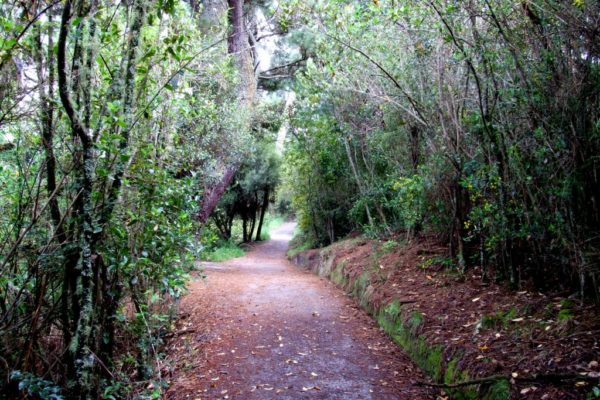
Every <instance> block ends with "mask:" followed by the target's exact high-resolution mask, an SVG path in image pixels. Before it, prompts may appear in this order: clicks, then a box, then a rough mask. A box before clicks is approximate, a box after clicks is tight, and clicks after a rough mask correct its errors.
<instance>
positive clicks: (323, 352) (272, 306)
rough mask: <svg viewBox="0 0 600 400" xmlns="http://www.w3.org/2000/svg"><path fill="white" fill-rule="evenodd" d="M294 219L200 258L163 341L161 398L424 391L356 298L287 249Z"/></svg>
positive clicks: (409, 395)
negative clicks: (239, 247) (165, 382)
mask: <svg viewBox="0 0 600 400" xmlns="http://www.w3.org/2000/svg"><path fill="white" fill-rule="evenodd" d="M293 229H294V224H292V223H286V224H284V225H282V226H281V227H280V228H279V229H278V230H276V231H274V232H272V233H271V237H272V239H271V240H269V241H267V242H263V243H260V244H257V245H256V246H254V247H253V248H252V249H251V250H250V251H249V252H248V253H247V255H246V256H244V257H241V258H237V259H234V260H231V261H228V262H225V263H220V264H205V265H204V267H205V273H206V275H207V276H208V277H207V279H205V280H201V279H198V280H195V281H194V282H192V283H191V284H190V291H189V294H188V295H187V296H186V297H185V298H184V299H183V300H182V304H181V307H180V314H181V318H180V320H179V321H178V325H177V329H176V331H175V334H174V337H173V339H172V340H171V342H170V343H169V345H168V349H167V351H168V353H169V357H168V360H167V362H168V365H170V372H169V374H170V377H167V379H169V381H170V388H169V390H168V392H167V396H166V397H167V398H168V399H178V400H179V399H303V398H310V399H407V400H408V399H431V398H435V395H434V393H432V392H431V391H430V390H429V389H427V388H422V387H417V386H415V385H414V383H415V382H416V381H417V380H423V379H424V377H423V376H422V374H421V372H420V371H419V369H418V368H417V367H416V366H415V365H414V364H413V363H412V362H411V361H410V359H409V358H408V356H406V355H405V354H404V353H402V351H401V350H400V349H399V348H398V347H397V346H396V345H395V344H394V343H393V342H391V341H390V339H388V338H387V337H386V336H385V335H384V334H383V333H382V332H381V331H380V330H379V329H378V328H377V326H376V324H375V323H374V322H373V320H372V319H371V318H370V317H369V316H368V315H367V314H366V313H364V312H363V311H362V310H360V309H359V308H358V305H357V304H355V302H354V301H353V300H351V299H349V298H347V297H346V296H345V294H344V293H343V292H342V291H341V290H339V289H337V288H335V287H334V286H333V285H332V284H331V283H329V282H328V281H326V280H324V279H322V278H319V277H317V276H315V275H313V274H311V273H310V272H307V271H304V270H302V269H300V268H299V267H295V266H293V265H291V264H290V263H289V262H288V261H287V260H286V259H285V252H286V249H287V244H288V241H289V240H290V238H291V235H292V231H293Z"/></svg>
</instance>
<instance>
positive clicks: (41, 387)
mask: <svg viewBox="0 0 600 400" xmlns="http://www.w3.org/2000/svg"><path fill="white" fill-rule="evenodd" d="M10 379H11V380H13V381H17V382H19V384H18V386H19V390H21V391H23V392H25V391H26V392H27V394H28V395H29V396H35V397H37V398H40V399H43V400H63V399H64V397H63V396H62V395H61V394H60V387H58V386H56V385H55V384H54V382H50V381H47V380H44V379H42V378H40V377H39V376H37V375H34V374H32V373H30V372H21V371H13V372H12V373H11V374H10Z"/></svg>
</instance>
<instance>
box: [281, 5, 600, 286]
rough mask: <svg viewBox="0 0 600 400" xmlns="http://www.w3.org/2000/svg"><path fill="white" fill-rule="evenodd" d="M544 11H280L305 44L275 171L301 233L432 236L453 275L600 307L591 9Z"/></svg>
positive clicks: (596, 76) (597, 74)
mask: <svg viewBox="0 0 600 400" xmlns="http://www.w3.org/2000/svg"><path fill="white" fill-rule="evenodd" d="M553 4H554V3H552V2H545V1H542V2H541V3H540V4H538V6H537V7H536V9H535V10H533V8H531V7H527V6H524V8H522V9H518V10H517V8H515V6H514V4H513V3H511V2H509V1H499V2H494V3H491V2H485V1H475V2H468V3H466V2H461V3H456V2H452V1H447V0H441V1H433V2H417V1H409V2H406V3H402V4H398V3H394V2H383V1H382V2H366V3H360V2H343V3H340V2H328V3H323V2H321V3H315V4H312V5H311V7H304V8H303V7H301V4H300V2H298V1H297V0H288V1H285V2H283V3H282V7H284V9H285V10H290V9H295V8H297V9H299V10H302V12H299V13H298V15H296V16H295V18H291V14H287V13H283V14H284V17H283V20H284V21H285V25H286V29H289V30H290V31H293V30H294V29H293V28H292V27H295V28H296V29H297V30H298V32H301V34H300V36H302V37H305V38H308V37H310V45H307V46H306V48H305V49H304V50H305V51H306V55H307V58H308V59H307V61H306V66H305V68H304V69H303V70H302V73H301V74H298V76H297V79H296V86H295V91H296V94H297V101H296V103H295V110H294V115H293V118H292V131H293V132H292V133H293V139H292V140H291V143H290V146H289V147H288V148H287V154H286V159H285V162H286V166H285V168H286V187H287V188H289V192H290V193H292V204H293V206H294V208H295V209H296V210H297V212H298V220H299V224H300V227H301V229H303V230H304V231H305V232H311V234H312V235H313V236H315V237H316V239H317V242H318V244H319V245H323V244H327V243H329V242H332V241H334V240H335V239H336V238H338V237H340V236H343V235H344V234H345V233H347V232H349V231H351V230H360V231H362V232H363V233H366V234H368V235H370V236H381V235H382V234H383V235H387V234H389V233H390V231H400V230H404V231H406V233H407V239H409V240H410V238H411V237H413V236H415V235H419V234H420V233H421V232H427V233H435V234H437V235H438V237H441V238H443V239H444V240H446V241H447V243H448V246H449V247H450V249H451V252H452V257H453V258H454V260H455V263H456V264H457V265H458V266H459V269H460V270H461V271H464V270H466V269H467V268H468V267H470V266H479V267H481V268H482V271H483V272H484V273H483V275H484V277H485V278H489V276H487V272H488V271H493V272H494V274H495V277H494V278H497V279H500V280H508V281H510V283H511V284H512V285H513V286H514V287H518V286H519V285H520V284H521V280H522V279H526V280H532V281H533V283H534V284H535V285H536V286H538V287H539V288H541V289H546V288H552V287H556V285H563V286H565V287H569V288H576V289H578V290H579V292H580V294H582V295H584V294H586V293H587V294H592V295H594V294H595V296H596V297H597V296H598V287H597V284H596V283H594V282H598V279H597V276H598V274H600V269H599V268H598V265H600V263H599V260H598V257H597V255H598V251H597V250H598V248H599V247H600V243H599V242H598V238H599V237H600V236H599V235H598V226H600V213H599V212H598V207H595V206H593V204H595V203H594V202H595V200H594V199H595V198H597V197H598V196H600V194H599V193H598V188H599V187H600V184H599V182H598V176H600V173H599V171H598V164H597V163H596V162H595V161H594V160H595V159H596V154H598V151H599V149H600V135H599V134H598V121H599V120H600V117H599V114H598V110H599V108H598V96H597V95H596V93H597V88H598V87H599V84H600V68H599V67H598V63H597V62H596V61H595V60H597V57H598V54H597V53H598V49H597V46H596V45H595V42H596V38H595V37H593V35H587V34H586V35H577V34H575V33H574V32H575V30H576V28H574V27H579V29H581V31H582V32H583V31H588V30H589V29H592V28H591V26H592V25H593V23H592V22H591V21H592V20H593V18H592V17H591V16H595V15H597V14H598V12H599V11H600V9H599V6H598V4H592V2H584V1H581V2H567V3H564V4H562V5H561V7H559V8H556V7H554V6H553ZM544 5H546V6H547V7H545V6H544ZM473 15H478V16H479V17H478V19H477V21H476V22H475V20H474V19H473ZM590 18H591V19H590ZM399 25H401V26H405V27H410V29H408V30H407V31H402V30H401V31H398V29H397V26H399ZM574 29H575V30H574ZM408 32H410V33H408ZM532 32H540V35H536V34H533V33H532ZM298 43H302V41H299V42H298ZM540 43H545V45H544V46H543V47H544V49H543V50H540V46H541V45H540ZM575 43H576V45H574V44H575ZM570 48H577V49H578V50H576V51H575V53H573V52H571V51H569V50H568V49H570ZM572 63H574V65H576V67H573V68H567V67H566V66H567V65H571V64H572ZM557 93H561V95H558V96H557ZM563 93H564V95H562V94H563ZM566 93H569V94H568V95H566ZM573 160H578V161H576V162H575V161H573ZM332 188H335V190H333V189H332ZM566 265H568V266H569V267H568V268H563V266H566Z"/></svg>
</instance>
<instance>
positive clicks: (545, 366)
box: [293, 236, 600, 400]
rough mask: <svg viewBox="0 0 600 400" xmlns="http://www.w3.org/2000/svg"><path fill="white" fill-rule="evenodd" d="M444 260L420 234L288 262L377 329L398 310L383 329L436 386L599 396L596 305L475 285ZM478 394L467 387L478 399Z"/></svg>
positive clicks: (557, 399) (548, 397) (348, 243)
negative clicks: (333, 287) (350, 300)
mask: <svg viewBox="0 0 600 400" xmlns="http://www.w3.org/2000/svg"><path fill="white" fill-rule="evenodd" d="M447 253H448V249H447V248H445V247H444V246H440V244H439V242H438V241H436V240H435V238H428V237H426V236H423V237H421V238H419V239H418V240H413V241H409V242H407V241H406V240H405V239H403V238H402V237H398V238H396V240H390V241H388V242H385V241H381V240H375V239H368V238H365V237H361V236H358V237H354V238H348V239H345V240H341V241H339V242H336V243H334V244H333V245H331V246H329V247H326V248H324V249H314V250H306V251H302V252H300V253H297V254H296V255H294V256H293V260H294V262H295V263H296V264H298V265H302V266H304V267H305V268H307V269H308V270H312V271H313V272H316V273H318V274H319V275H321V276H326V277H329V278H330V279H332V280H333V281H335V282H336V283H337V284H338V286H339V287H340V288H342V289H343V290H345V291H346V292H349V293H353V295H354V296H355V297H356V299H357V301H359V302H360V303H361V304H363V305H364V306H365V307H366V308H367V309H369V310H370V311H371V312H373V314H375V316H377V318H378V320H380V321H381V320H382V318H381V316H382V311H383V315H385V318H384V320H386V318H388V320H387V321H389V318H390V315H391V314H395V313H396V312H397V311H399V315H398V314H395V315H398V316H395V317H393V321H392V322H391V323H392V325H390V327H389V329H388V330H389V331H390V333H391V334H396V333H397V334H398V336H397V337H396V339H397V340H399V342H400V343H403V346H406V347H407V348H408V349H409V351H411V355H412V356H413V359H415V360H417V361H418V362H420V365H421V367H423V368H424V369H427V370H428V371H429V375H430V376H436V378H435V379H436V380H438V381H440V380H444V381H446V383H454V382H457V381H458V382H460V381H463V380H464V379H466V380H468V381H473V380H476V379H485V378H487V379H493V381H491V382H496V383H498V384H500V383H501V382H502V381H504V384H505V386H506V385H507V384H509V387H508V389H509V391H510V394H509V396H510V398H518V399H531V400H533V399H542V400H567V399H569V400H571V399H573V400H575V399H592V398H600V366H599V362H600V342H599V338H600V311H599V309H598V307H597V306H594V305H593V304H590V303H589V302H585V301H581V299H579V297H578V296H577V295H576V294H569V293H565V292H563V293H560V292H554V293H552V292H546V293H540V292H538V291H537V290H535V289H533V288H532V287H527V285H526V284H524V286H523V287H522V288H521V290H520V291H514V290H511V289H509V288H508V287H506V285H500V284H496V283H493V282H488V283H484V282H483V281H482V277H481V275H480V274H481V271H480V269H479V268H476V267H475V268H471V269H470V270H469V271H468V273H465V274H460V273H458V271H457V269H456V267H455V266H453V265H451V260H450V259H449V258H448V255H447ZM394 302H396V306H395V307H392V306H393V303H394ZM393 309H395V310H396V311H385V310H393ZM390 313H391V314H390ZM384 323H385V321H384ZM400 325H401V326H402V327H400ZM402 332H404V333H407V332H408V336H409V337H408V338H407V337H406V336H405V337H402ZM463 373H466V374H467V376H466V377H465V376H462V374H463ZM498 377H503V378H502V380H501V379H498ZM507 380H508V381H509V382H506V381H507ZM489 382H490V381H488V383H489ZM484 386H485V385H469V386H468V388H469V390H472V391H474V395H475V396H478V393H477V388H479V390H483V389H485V388H484ZM465 388H466V386H465ZM506 397H507V394H506V390H504V394H503V395H501V396H500V397H499V398H506ZM476 398H477V397H476Z"/></svg>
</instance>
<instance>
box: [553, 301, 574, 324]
mask: <svg viewBox="0 0 600 400" xmlns="http://www.w3.org/2000/svg"><path fill="white" fill-rule="evenodd" d="M559 307H560V310H559V311H558V315H557V316H556V319H558V320H559V321H563V322H566V321H568V320H570V319H572V318H573V302H571V301H570V300H567V299H563V300H561V301H560V303H559Z"/></svg>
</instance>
